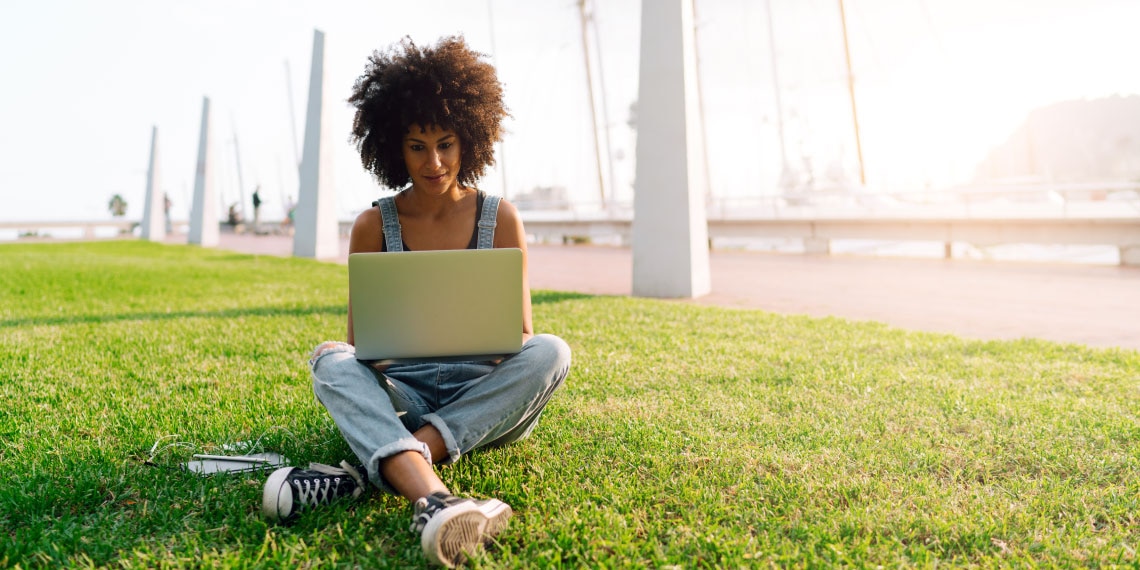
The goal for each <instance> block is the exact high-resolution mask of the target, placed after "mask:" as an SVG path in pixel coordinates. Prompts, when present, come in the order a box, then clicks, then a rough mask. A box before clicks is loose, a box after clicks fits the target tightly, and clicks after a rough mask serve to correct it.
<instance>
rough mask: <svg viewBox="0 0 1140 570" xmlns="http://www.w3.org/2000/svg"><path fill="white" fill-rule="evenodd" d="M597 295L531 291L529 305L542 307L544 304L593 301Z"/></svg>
mask: <svg viewBox="0 0 1140 570" xmlns="http://www.w3.org/2000/svg"><path fill="white" fill-rule="evenodd" d="M596 296H597V295H587V294H586V293H575V292H573V291H531V293H530V304H532V305H543V304H546V303H561V302H563V301H575V300H578V299H593V298H594V297H596Z"/></svg>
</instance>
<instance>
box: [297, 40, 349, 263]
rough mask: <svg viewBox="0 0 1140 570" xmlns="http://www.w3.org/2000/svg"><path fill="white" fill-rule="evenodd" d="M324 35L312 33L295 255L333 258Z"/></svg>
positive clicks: (336, 235)
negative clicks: (311, 54)
mask: <svg viewBox="0 0 1140 570" xmlns="http://www.w3.org/2000/svg"><path fill="white" fill-rule="evenodd" d="M324 69H325V34H324V32H322V31H320V30H313V65H312V69H311V71H310V73H309V104H308V109H307V111H306V114H305V151H304V153H303V154H302V155H301V170H300V188H299V189H298V192H297V208H296V210H295V214H294V216H293V223H294V230H293V255H295V256H297V257H311V258H314V259H331V258H335V257H337V255H339V252H340V231H339V228H338V227H337V220H336V193H335V189H334V188H333V183H332V169H333V148H332V145H330V144H329V137H328V134H327V131H328V130H329V128H330V127H331V122H330V121H329V120H328V118H327V117H325V112H326V110H327V109H328V106H327V105H325V104H324V102H325V71H324Z"/></svg>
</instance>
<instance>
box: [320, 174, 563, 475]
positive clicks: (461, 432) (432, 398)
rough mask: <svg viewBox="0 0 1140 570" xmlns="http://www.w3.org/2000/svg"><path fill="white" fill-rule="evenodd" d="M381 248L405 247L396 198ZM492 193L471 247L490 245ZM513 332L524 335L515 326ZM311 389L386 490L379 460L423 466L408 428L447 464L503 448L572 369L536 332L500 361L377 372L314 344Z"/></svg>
mask: <svg viewBox="0 0 1140 570" xmlns="http://www.w3.org/2000/svg"><path fill="white" fill-rule="evenodd" d="M378 206H379V208H380V214H381V218H382V220H383V228H384V241H385V246H386V248H387V250H388V251H390V252H396V251H403V250H404V248H403V237H402V233H401V231H400V220H399V218H398V216H397V215H396V204H395V197H394V196H389V197H385V198H383V199H381V200H380V201H379V203H378ZM498 206H499V197H498V196H486V197H485V198H484V203H483V212H482V215H481V216H480V217H479V220H478V221H477V222H478V239H477V245H478V248H480V249H487V248H491V247H492V246H493V243H494V232H495V225H496V216H497V214H498ZM519 334H520V335H521V334H522V331H521V329H520V331H519ZM309 364H310V366H311V367H312V371H313V392H314V393H315V394H316V396H317V399H318V400H320V402H321V404H323V405H324V406H325V409H327V410H328V412H329V415H330V416H332V418H333V421H334V422H336V425H337V427H338V428H339V429H340V433H341V435H342V436H344V439H345V441H346V442H348V445H349V447H350V448H351V449H352V451H353V453H355V454H356V456H357V458H359V459H360V461H361V463H363V464H364V466H365V469H367V471H368V477H369V479H370V480H371V481H372V483H373V484H374V485H376V486H378V487H380V488H382V489H384V490H386V491H388V492H394V490H393V489H392V488H391V487H390V486H389V485H388V484H387V483H386V482H385V481H384V480H383V479H382V478H381V477H380V469H379V464H380V461H381V460H382V459H384V458H386V457H389V456H392V455H395V454H397V453H401V452H404V451H409V450H411V451H417V452H419V453H421V454H423V456H424V458H425V459H427V461H428V463H431V461H432V458H431V453H430V452H429V451H428V447H427V445H426V444H424V443H422V442H420V441H419V440H417V439H415V438H414V437H413V436H412V432H415V431H416V430H417V429H419V428H421V427H423V426H424V425H427V424H431V425H433V426H435V428H436V429H437V430H439V433H440V434H441V435H442V436H443V441H444V443H445V444H446V447H447V452H448V457H447V458H446V459H445V460H444V461H443V462H444V463H453V462H455V461H457V460H458V459H459V458H460V457H461V456H462V455H463V454H465V453H467V452H468V451H471V450H472V449H477V448H480V447H489V446H497V445H504V444H508V443H511V442H514V441H518V440H520V439H523V438H525V437H526V436H528V435H530V432H531V431H532V430H534V427H535V426H536V425H537V424H538V419H539V417H540V416H541V415H542V410H543V408H544V407H545V406H546V403H547V402H548V401H549V400H550V397H551V396H552V395H553V394H554V391H555V390H557V389H558V387H559V386H560V385H562V382H563V381H564V380H565V379H566V375H567V374H568V373H569V371H570V347H568V346H567V345H566V343H565V342H563V340H562V339H560V338H558V337H557V336H554V335H547V334H544V335H537V336H535V337H533V338H531V339H530V340H529V341H527V342H526V344H524V345H523V347H522V350H520V351H519V352H518V353H516V354H514V355H512V356H510V357H508V358H506V359H504V360H503V361H502V362H500V363H499V364H498V365H494V364H492V363H489V362H416V363H407V364H393V365H391V366H390V367H389V368H388V369H387V370H385V371H384V372H383V373H381V372H377V371H376V370H375V369H373V368H372V367H371V366H369V365H367V364H365V363H363V362H361V361H358V360H357V359H356V349H355V347H353V346H352V345H350V344H347V343H343V342H336V343H322V344H321V345H319V346H318V347H317V350H315V351H314V352H313V355H312V357H311V358H310V360H309Z"/></svg>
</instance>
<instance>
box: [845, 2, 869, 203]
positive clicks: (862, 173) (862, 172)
mask: <svg viewBox="0 0 1140 570" xmlns="http://www.w3.org/2000/svg"><path fill="white" fill-rule="evenodd" d="M839 22H840V23H841V24H842V25H843V54H844V55H845V56H846V58H847V92H848V93H849V94H850V95H851V120H852V121H853V122H854V123H855V152H856V153H858V155H859V184H860V185H862V186H866V185H867V172H866V169H865V168H864V167H863V142H862V139H860V137H859V111H858V110H857V109H856V107H855V74H854V73H852V72H851V48H850V46H849V45H848V42H847V11H846V10H844V8H843V0H839Z"/></svg>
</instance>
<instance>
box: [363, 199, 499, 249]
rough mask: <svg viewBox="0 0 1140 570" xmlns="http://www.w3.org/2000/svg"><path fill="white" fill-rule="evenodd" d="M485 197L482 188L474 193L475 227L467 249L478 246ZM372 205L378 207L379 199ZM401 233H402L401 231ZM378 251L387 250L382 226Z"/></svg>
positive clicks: (406, 246) (406, 243)
mask: <svg viewBox="0 0 1140 570" xmlns="http://www.w3.org/2000/svg"><path fill="white" fill-rule="evenodd" d="M486 197H487V195H486V194H484V193H483V191H482V190H479V191H478V192H476V193H475V227H474V228H473V229H472V230H471V239H470V240H469V241H468V242H467V249H476V248H478V247H479V217H480V216H482V215H483V199H484V198H486ZM372 207H373V208H379V207H380V200H374V201H373V202H372ZM401 235H403V233H402V232H401ZM403 246H404V251H412V248H410V247H408V242H406V241H405V242H403ZM380 251H388V244H387V243H386V242H385V241H384V229H383V228H381V229H380Z"/></svg>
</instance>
